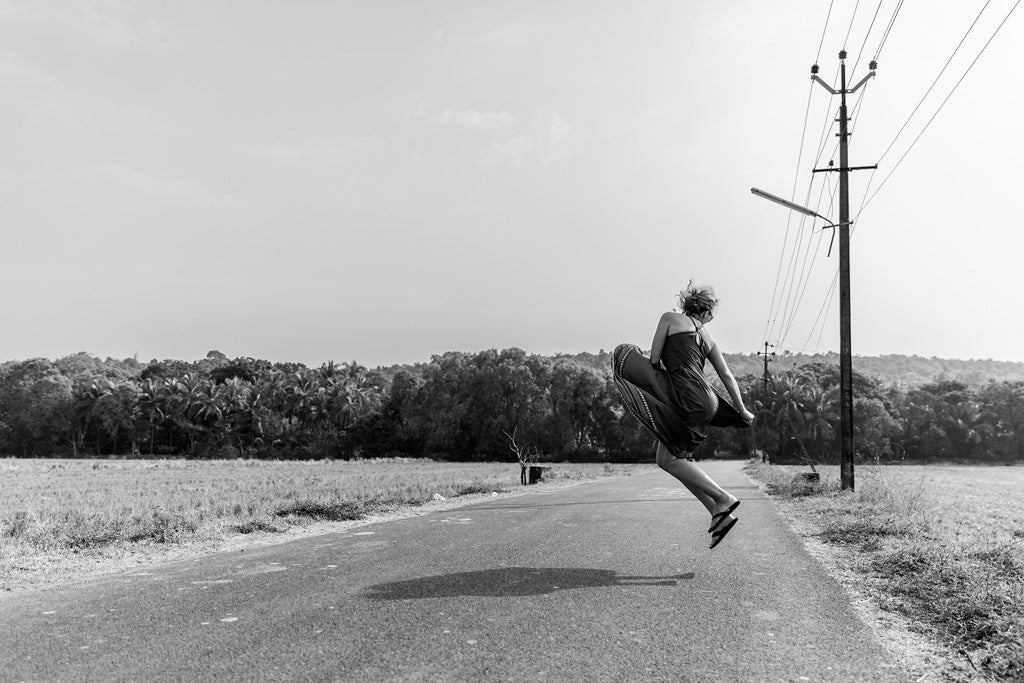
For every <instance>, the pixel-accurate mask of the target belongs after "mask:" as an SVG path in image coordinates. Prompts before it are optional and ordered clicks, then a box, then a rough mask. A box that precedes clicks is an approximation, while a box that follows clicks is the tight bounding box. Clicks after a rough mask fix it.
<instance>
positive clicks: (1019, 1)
mask: <svg viewBox="0 0 1024 683" xmlns="http://www.w3.org/2000/svg"><path fill="white" fill-rule="evenodd" d="M1020 3H1021V0H1017V2H1015V3H1014V4H1013V7H1011V8H1010V11H1009V12H1007V13H1006V16H1005V17H1004V18H1003V20H1002V21H1001V22H1000V23H999V26H997V27H996V30H995V31H993V33H992V35H991V36H989V39H988V40H987V41H985V45H983V46H982V48H981V51H980V52H978V54H977V56H976V57H975V58H974V60H973V61H972V62H971V63H970V64H969V65H968V67H967V70H966V71H964V73H963V75H962V76H961V77H960V80H958V81H957V82H956V85H954V86H953V89H952V90H950V91H949V94H948V95H946V99H944V100H942V104H940V105H939V108H938V109H936V110H935V113H934V114H932V116H931V118H930V119H928V123H926V124H925V126H924V128H922V129H921V132H920V133H918V134H917V137H916V138H914V141H913V142H911V143H910V146H909V147H908V148H907V150H906V151H905V152H903V156H901V157H900V158H899V160H898V161H897V162H896V165H895V166H893V167H892V170H891V171H889V174H888V175H886V176H885V178H883V179H882V182H881V183H880V184H879V186H878V188H877V189H876V190H875V191H874V193H873V194H872V195H871V196H870V197H869V198H868V200H867V201H866V202H864V205H863V206H862V207H861V211H863V210H864V209H865V208H867V207H868V205H869V204H871V202H872V200H874V198H875V197H876V196H877V195H878V193H879V192H880V191H881V190H882V188H883V187H884V186H885V184H886V182H888V180H889V178H891V177H892V174H893V173H895V172H896V169H897V168H899V166H900V164H902V163H903V160H904V159H906V158H907V155H908V154H910V150H912V149H914V146H915V145H916V144H917V141H918V140H920V139H921V136H922V135H924V134H925V131H927V130H928V128H929V126H931V125H932V122H933V121H934V120H935V117H936V116H938V115H939V112H941V111H942V108H943V107H945V106H946V103H947V102H949V98H951V97H952V96H953V93H955V92H956V91H957V88H959V87H960V84H961V83H963V82H964V79H965V78H967V74H969V73H970V72H971V69H973V68H974V65H975V64H977V63H978V60H979V59H981V56H982V55H983V54H985V50H987V49H988V46H989V45H990V44H991V43H992V40H993V39H995V37H996V36H997V35H998V34H999V31H1000V30H1001V29H1002V28H1003V26H1004V25H1005V24H1006V22H1007V20H1009V18H1010V15H1012V14H1013V12H1014V10H1016V9H1017V6H1018V5H1020ZM987 4H988V3H986V5H987Z"/></svg>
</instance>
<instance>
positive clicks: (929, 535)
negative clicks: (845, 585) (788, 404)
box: [750, 465, 1024, 681]
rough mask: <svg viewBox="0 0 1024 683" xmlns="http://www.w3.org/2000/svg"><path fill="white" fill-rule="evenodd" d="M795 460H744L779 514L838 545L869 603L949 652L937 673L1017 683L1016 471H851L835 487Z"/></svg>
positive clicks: (1020, 659)
mask: <svg viewBox="0 0 1024 683" xmlns="http://www.w3.org/2000/svg"><path fill="white" fill-rule="evenodd" d="M818 470H819V471H820V472H821V475H822V477H821V482H820V483H819V484H817V485H814V486H808V485H806V484H804V483H799V482H797V481H796V480H794V475H795V474H796V473H797V472H800V471H806V468H801V467H775V466H770V465H753V466H751V468H750V473H751V474H752V476H754V477H755V478H756V479H759V480H761V481H762V482H764V483H765V484H766V488H767V490H768V491H769V492H770V493H773V494H775V495H777V496H779V497H781V498H784V499H785V505H784V506H783V509H784V511H788V512H789V513H790V514H792V515H794V516H796V517H798V518H799V519H800V520H801V521H802V522H807V523H809V529H810V531H809V532H808V533H810V534H811V535H813V536H816V537H818V538H819V539H820V540H822V541H824V542H825V543H827V544H830V545H831V546H833V547H836V548H840V549H841V551H842V553H843V554H842V559H843V562H844V563H845V564H846V565H847V566H849V567H851V568H852V569H853V571H855V572H857V573H858V574H860V575H861V576H862V577H863V579H864V580H863V581H862V582H861V585H862V586H864V587H866V588H867V589H868V592H869V593H870V594H871V595H872V597H873V599H874V601H875V602H876V603H877V604H878V605H880V606H881V607H882V608H883V609H886V610H891V611H893V612H895V613H898V614H900V615H902V616H904V617H906V618H908V619H909V620H910V621H911V622H912V623H915V624H917V625H919V627H920V631H921V632H922V633H924V634H926V635H927V636H928V637H929V638H931V639H933V640H935V641H937V642H939V643H940V644H941V645H942V646H943V647H944V648H945V649H946V651H947V652H948V654H949V662H950V666H949V667H948V668H946V670H944V671H943V672H941V675H942V676H943V678H945V679H946V680H957V681H960V680H992V681H1010V680H1014V681H1020V680H1024V496H1022V495H1021V491H1024V468H1021V467H970V466H946V465H922V466H896V465H890V466H858V467H857V468H856V472H855V474H856V490H855V492H853V493H849V492H845V493H843V492H840V491H839V482H838V479H839V472H838V468H836V467H832V468H829V467H819V468H818Z"/></svg>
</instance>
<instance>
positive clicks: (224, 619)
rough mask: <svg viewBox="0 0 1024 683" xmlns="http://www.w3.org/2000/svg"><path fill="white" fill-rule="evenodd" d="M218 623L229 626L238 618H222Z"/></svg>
mask: <svg viewBox="0 0 1024 683" xmlns="http://www.w3.org/2000/svg"><path fill="white" fill-rule="evenodd" d="M219 621H221V622H223V623H225V624H230V623H231V622H232V621H238V617H224V618H223V619H220V620H219Z"/></svg>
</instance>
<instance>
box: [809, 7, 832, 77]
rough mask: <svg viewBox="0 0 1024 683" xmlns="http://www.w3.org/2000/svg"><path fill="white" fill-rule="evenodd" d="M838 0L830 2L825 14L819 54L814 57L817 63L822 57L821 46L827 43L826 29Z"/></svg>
mask: <svg viewBox="0 0 1024 683" xmlns="http://www.w3.org/2000/svg"><path fill="white" fill-rule="evenodd" d="M835 1H836V0H831V2H829V3H828V14H826V15H825V26H824V27H822V29H821V40H820V41H819V42H818V54H817V55H816V56H815V57H814V63H815V64H817V63H818V61H819V60H820V59H821V46H822V45H824V44H825V31H827V30H828V19H829V17H831V16H832V5H834V4H835Z"/></svg>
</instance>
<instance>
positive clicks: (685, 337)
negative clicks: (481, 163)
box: [612, 330, 747, 456]
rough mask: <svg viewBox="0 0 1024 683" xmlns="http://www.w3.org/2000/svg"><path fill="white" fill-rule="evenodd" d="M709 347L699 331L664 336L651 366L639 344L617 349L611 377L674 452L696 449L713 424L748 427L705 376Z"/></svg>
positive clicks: (630, 407) (628, 404)
mask: <svg viewBox="0 0 1024 683" xmlns="http://www.w3.org/2000/svg"><path fill="white" fill-rule="evenodd" d="M707 354H708V350H707V348H706V343H705V342H704V338H703V337H702V336H701V335H700V334H699V333H698V332H696V331H694V330H691V331H688V332H676V333H675V334H670V335H668V336H667V337H665V346H664V348H663V349H662V351H661V360H662V362H663V363H664V365H665V368H666V369H667V372H666V370H663V369H661V368H660V367H658V368H656V367H654V366H653V365H651V361H650V359H649V358H647V357H646V356H644V355H642V351H641V350H640V347H638V346H636V345H635V344H620V345H619V346H617V347H616V348H615V351H613V352H612V376H613V378H614V380H615V386H616V388H618V390H619V395H620V396H621V397H622V404H623V405H624V406H625V407H626V409H627V410H629V412H630V413H632V414H633V416H634V417H636V419H638V420H640V423H641V424H643V426H644V427H646V428H647V429H648V430H649V431H650V432H651V433H652V434H654V436H655V437H656V438H657V439H658V441H660V442H661V443H663V444H664V445H665V447H666V448H667V449H668V450H669V452H670V453H672V455H675V456H682V455H686V454H688V453H691V452H692V451H693V449H694V448H696V447H697V445H698V444H700V443H701V442H702V441H704V439H705V438H706V437H707V428H708V426H709V425H710V426H712V427H746V426H747V423H746V422H745V421H744V420H743V416H742V415H740V412H739V411H738V410H737V409H736V408H735V407H734V406H733V405H732V404H731V403H730V402H729V399H727V398H726V397H725V395H723V394H722V393H721V392H720V391H718V390H717V389H715V388H714V387H713V386H711V385H710V384H708V382H707V380H706V379H704V360H705V359H706V358H707Z"/></svg>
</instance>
